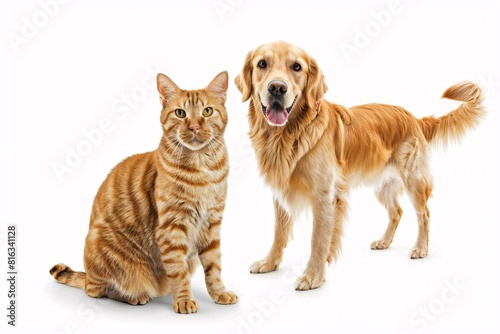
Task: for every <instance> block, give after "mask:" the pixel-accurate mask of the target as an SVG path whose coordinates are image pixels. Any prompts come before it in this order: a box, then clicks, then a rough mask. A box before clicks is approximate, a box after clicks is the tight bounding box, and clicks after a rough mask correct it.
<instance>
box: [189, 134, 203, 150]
mask: <svg viewBox="0 0 500 334" xmlns="http://www.w3.org/2000/svg"><path fill="white" fill-rule="evenodd" d="M206 143H207V142H206V141H203V140H200V139H199V138H197V137H196V136H195V137H194V138H193V139H191V140H190V141H189V142H184V146H186V147H187V148H189V149H190V150H193V151H197V150H199V149H201V148H203V147H205V145H206Z"/></svg>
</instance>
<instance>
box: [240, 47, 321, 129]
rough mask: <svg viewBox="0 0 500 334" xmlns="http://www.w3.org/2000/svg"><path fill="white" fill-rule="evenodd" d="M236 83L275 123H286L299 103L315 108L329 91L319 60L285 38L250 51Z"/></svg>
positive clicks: (247, 97) (267, 117) (269, 119)
mask: <svg viewBox="0 0 500 334" xmlns="http://www.w3.org/2000/svg"><path fill="white" fill-rule="evenodd" d="M235 84H236V86H237V87H238V89H239V90H240V92H241V93H242V94H243V101H246V100H248V99H249V98H252V99H253V100H254V102H255V103H258V105H260V108H259V112H260V111H262V113H263V114H264V117H265V118H266V120H267V122H268V123H269V124H270V125H272V126H283V125H285V124H286V122H287V121H288V119H289V116H290V115H291V114H292V113H293V111H294V109H295V108H296V107H297V106H304V105H307V106H309V107H311V108H314V107H315V104H316V102H317V101H318V100H320V99H321V98H322V97H323V95H324V94H325V93H326V91H327V90H328V87H327V86H326V84H325V81H324V76H323V74H322V73H321V70H320V69H319V67H318V64H317V63H316V61H315V60H314V59H313V58H312V57H310V56H309V55H308V54H307V53H306V52H305V51H304V50H302V49H301V48H299V47H297V46H295V45H292V44H290V43H287V42H282V41H278V42H272V43H269V44H264V45H261V46H259V47H258V48H257V49H255V50H254V51H250V52H249V53H248V55H247V57H246V60H245V65H244V66H243V70H242V72H241V73H240V74H239V75H238V76H237V77H236V79H235Z"/></svg>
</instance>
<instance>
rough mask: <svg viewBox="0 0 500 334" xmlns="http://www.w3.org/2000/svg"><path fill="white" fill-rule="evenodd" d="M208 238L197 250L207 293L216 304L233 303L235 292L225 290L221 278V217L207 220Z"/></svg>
mask: <svg viewBox="0 0 500 334" xmlns="http://www.w3.org/2000/svg"><path fill="white" fill-rule="evenodd" d="M209 224H210V225H209V236H210V238H209V240H208V242H207V244H206V245H205V246H204V247H202V248H201V249H200V251H199V253H198V254H199V257H200V261H201V264H202V266H203V271H204V272H205V284H206V285H207V290H208V294H209V295H210V297H211V298H212V299H213V301H215V302H216V303H217V304H224V305H228V304H234V303H236V301H237V300H238V297H237V296H236V294H235V293H234V292H232V291H227V290H226V287H225V286H224V283H223V282H222V278H221V270H222V269H221V251H220V224H221V219H218V220H215V221H212V222H209Z"/></svg>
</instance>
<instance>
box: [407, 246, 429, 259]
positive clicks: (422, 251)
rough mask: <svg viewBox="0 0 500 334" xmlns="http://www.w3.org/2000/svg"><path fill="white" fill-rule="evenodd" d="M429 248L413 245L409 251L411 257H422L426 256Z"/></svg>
mask: <svg viewBox="0 0 500 334" xmlns="http://www.w3.org/2000/svg"><path fill="white" fill-rule="evenodd" d="M428 253H429V250H428V248H427V247H415V248H413V249H412V250H411V251H410V258H411V259H422V258H424V257H426V256H427V254H428Z"/></svg>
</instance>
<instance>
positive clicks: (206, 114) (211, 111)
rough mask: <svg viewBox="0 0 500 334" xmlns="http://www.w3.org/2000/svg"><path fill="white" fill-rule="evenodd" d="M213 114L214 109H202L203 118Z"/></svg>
mask: <svg viewBox="0 0 500 334" xmlns="http://www.w3.org/2000/svg"><path fill="white" fill-rule="evenodd" d="M213 113H214V109H213V108H212V107H206V108H205V109H203V116H205V117H210V116H212V114H213Z"/></svg>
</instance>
